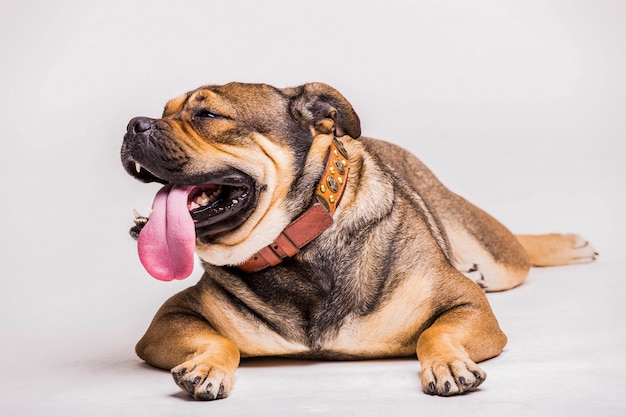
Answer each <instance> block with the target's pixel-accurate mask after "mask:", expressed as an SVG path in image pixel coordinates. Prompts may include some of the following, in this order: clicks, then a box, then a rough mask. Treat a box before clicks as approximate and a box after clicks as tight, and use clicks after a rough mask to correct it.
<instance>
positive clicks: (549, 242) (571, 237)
mask: <svg viewBox="0 0 626 417" xmlns="http://www.w3.org/2000/svg"><path fill="white" fill-rule="evenodd" d="M518 240H519V241H520V243H521V244H522V246H524V249H526V251H527V252H528V255H529V257H530V263H531V264H532V265H534V266H557V265H571V264H580V263H587V262H592V261H594V260H595V259H596V258H597V257H598V252H597V251H596V250H595V249H594V247H593V246H591V244H590V243H589V242H588V241H586V240H585V239H583V238H582V237H580V236H578V235H575V234H549V235H522V236H518Z"/></svg>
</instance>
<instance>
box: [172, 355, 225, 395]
mask: <svg viewBox="0 0 626 417" xmlns="http://www.w3.org/2000/svg"><path fill="white" fill-rule="evenodd" d="M172 376H173V377H174V382H176V385H178V386H179V387H180V388H181V389H182V390H183V391H186V392H188V393H189V394H191V395H192V396H193V398H195V399H196V400H219V399H222V398H226V397H228V394H229V393H230V389H231V388H232V386H233V381H234V374H233V373H232V372H230V371H228V370H226V369H223V368H221V367H219V366H213V365H211V364H207V363H201V362H197V361H196V360H193V359H192V360H189V361H187V362H184V363H182V364H180V365H178V366H177V367H175V368H174V369H172Z"/></svg>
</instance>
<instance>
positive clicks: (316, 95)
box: [290, 83, 361, 139]
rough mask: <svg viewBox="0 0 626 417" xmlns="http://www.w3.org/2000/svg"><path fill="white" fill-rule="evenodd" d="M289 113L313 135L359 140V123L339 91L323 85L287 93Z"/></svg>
mask: <svg viewBox="0 0 626 417" xmlns="http://www.w3.org/2000/svg"><path fill="white" fill-rule="evenodd" d="M291 90H292V93H293V96H292V99H291V103H290V110H291V114H292V115H293V117H295V118H296V120H298V121H299V122H300V123H301V124H303V125H305V126H310V127H313V128H314V129H315V131H316V132H317V133H321V134H330V133H333V132H334V134H335V135H336V136H339V137H341V136H343V135H350V137H352V138H354V139H358V138H359V137H360V136H361V121H360V120H359V116H357V114H356V112H355V111H354V109H353V108H352V105H351V104H350V103H349V102H348V100H346V98H345V97H344V96H342V95H341V94H340V93H339V91H337V90H335V89H334V88H332V87H331V86H329V85H326V84H323V83H310V84H305V85H303V86H300V87H297V88H294V89H291Z"/></svg>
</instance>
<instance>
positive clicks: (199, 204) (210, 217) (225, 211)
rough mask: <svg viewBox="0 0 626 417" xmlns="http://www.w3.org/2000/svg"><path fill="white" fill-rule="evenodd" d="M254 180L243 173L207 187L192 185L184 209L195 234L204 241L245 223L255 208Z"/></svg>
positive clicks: (217, 180) (218, 180) (223, 178)
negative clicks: (187, 213)
mask: <svg viewBox="0 0 626 417" xmlns="http://www.w3.org/2000/svg"><path fill="white" fill-rule="evenodd" d="M254 190H255V189H254V186H253V181H252V179H251V178H250V177H248V176H247V175H245V174H240V175H229V176H227V177H222V178H217V179H215V180H214V182H212V183H210V184H203V185H198V186H193V188H192V189H191V190H190V191H189V196H188V199H187V210H188V211H189V214H190V215H191V218H192V219H193V222H194V225H195V228H196V235H197V237H198V238H199V239H200V240H203V241H207V240H208V239H210V238H211V237H213V236H215V235H218V234H221V233H225V232H228V231H230V230H232V229H234V228H236V227H237V226H240V225H241V224H242V223H243V222H245V221H246V220H247V219H248V217H249V216H250V214H252V211H253V210H254V206H255V205H256V199H255V198H254V196H255V192H254Z"/></svg>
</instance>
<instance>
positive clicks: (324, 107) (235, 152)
mask: <svg viewBox="0 0 626 417" xmlns="http://www.w3.org/2000/svg"><path fill="white" fill-rule="evenodd" d="M360 133H361V132H360V123H359V118H358V116H357V115H356V113H355V112H354V110H353V109H352V106H351V105H350V103H349V102H348V101H347V100H346V99H345V98H344V97H343V96H342V95H341V94H339V93H338V92H337V91H336V90H335V89H333V88H331V87H329V86H328V85H325V84H321V83H312V84H306V85H303V86H300V87H295V88H286V89H278V88H274V87H272V86H269V85H264V84H241V83H230V84H227V85H223V86H215V85H211V86H205V87H201V88H198V89H196V90H194V91H191V92H189V93H187V94H184V95H182V96H180V97H178V98H175V99H173V100H171V101H170V102H168V103H167V104H166V106H165V110H164V112H163V116H162V118H160V119H152V118H146V117H137V118H134V119H132V120H131V121H130V123H129V124H128V128H127V133H126V135H125V136H124V142H123V144H122V150H121V157H122V163H123V165H124V167H125V169H126V171H127V172H128V173H129V174H130V175H131V176H133V177H135V178H137V179H138V180H140V181H144V182H160V183H162V184H164V187H163V188H162V189H161V191H159V193H158V194H157V196H156V198H155V201H154V204H153V212H152V215H151V217H150V220H149V221H148V222H147V224H146V225H145V227H144V228H143V230H141V232H140V234H139V252H140V257H141V258H142V262H143V263H144V266H146V268H147V269H148V271H149V272H150V273H151V274H152V275H154V276H156V277H158V278H161V279H172V278H184V277H186V276H187V275H189V273H190V272H191V269H190V268H192V267H193V250H194V247H195V249H196V252H197V253H198V255H199V256H200V257H201V258H202V259H203V260H204V261H205V262H207V263H210V264H213V265H234V264H238V263H241V262H243V261H245V260H246V259H248V258H249V257H250V256H251V255H252V254H253V253H254V252H256V251H257V250H259V249H260V248H261V247H263V246H264V245H267V244H269V243H270V242H272V240H273V239H275V238H276V236H277V235H278V234H279V233H280V232H281V231H282V229H283V228H284V227H285V226H286V225H287V224H288V223H289V221H291V219H293V218H294V217H295V216H296V215H297V214H298V213H299V212H300V211H302V210H303V208H305V207H306V206H308V204H310V201H311V199H312V198H313V188H314V187H315V184H316V182H317V180H319V178H320V176H321V171H322V170H323V167H324V158H325V151H326V149H327V148H328V144H329V142H330V141H331V140H332V138H333V137H334V136H338V137H340V136H344V135H349V136H351V137H352V138H358V137H359V136H360ZM190 257H191V261H189V258H190ZM183 275H184V276H183Z"/></svg>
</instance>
